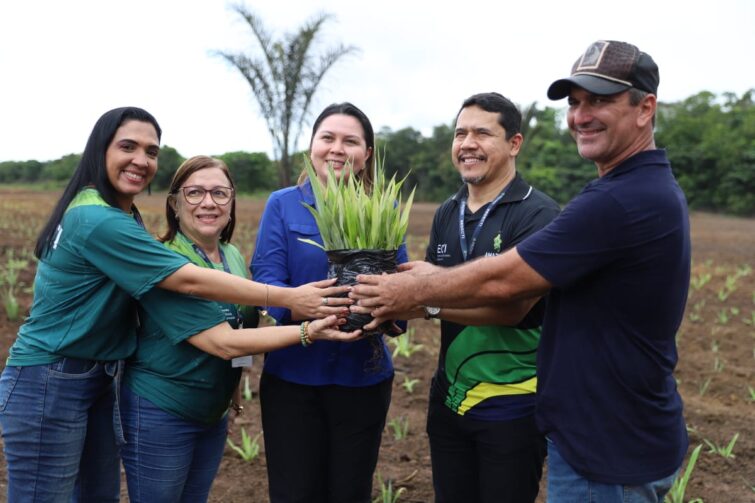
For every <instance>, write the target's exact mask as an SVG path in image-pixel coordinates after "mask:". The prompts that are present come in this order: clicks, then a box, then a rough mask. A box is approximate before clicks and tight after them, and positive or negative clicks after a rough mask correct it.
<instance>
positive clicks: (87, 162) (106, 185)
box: [34, 107, 162, 259]
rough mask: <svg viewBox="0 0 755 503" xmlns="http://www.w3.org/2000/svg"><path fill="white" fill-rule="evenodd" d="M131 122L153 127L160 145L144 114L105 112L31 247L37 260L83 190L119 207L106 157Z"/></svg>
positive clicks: (127, 110)
mask: <svg viewBox="0 0 755 503" xmlns="http://www.w3.org/2000/svg"><path fill="white" fill-rule="evenodd" d="M131 120H135V121H140V122H148V123H150V124H152V125H153V126H154V128H155V131H156V132H157V140H158V141H160V137H161V136H162V130H161V129H160V125H159V124H158V123H157V120H156V119H155V118H154V117H153V116H152V114H150V113H149V112H147V111H146V110H143V109H141V108H136V107H122V108H115V109H113V110H110V111H109V112H105V113H104V114H103V115H102V117H100V118H99V119H98V120H97V122H96V123H95V125H94V128H93V129H92V132H91V133H90V135H89V139H88V140H87V144H86V147H84V153H83V154H81V160H80V161H79V165H78V167H77V168H76V171H74V173H73V175H72V176H71V180H70V181H69V182H68V185H67V186H66V188H65V190H64V191H63V195H62V196H61V197H60V199H59V200H58V204H57V205H56V206H55V209H53V211H52V214H51V215H50V219H49V220H48V221H47V224H46V225H45V226H44V228H43V229H42V232H40V233H39V237H38V238H37V244H36V246H35V247H34V255H35V256H36V257H37V258H39V259H41V258H42V256H43V255H44V254H45V253H47V251H49V249H50V246H51V245H52V241H53V239H54V236H55V233H56V230H57V228H58V225H60V221H61V220H62V219H63V214H64V213H65V211H66V209H67V208H68V205H69V204H70V203H71V201H72V200H73V198H74V197H76V194H78V193H79V191H80V190H81V189H83V188H84V187H87V186H91V187H94V188H95V189H96V190H97V192H99V193H100V195H101V196H102V198H103V199H104V200H105V202H106V203H108V204H109V205H110V206H116V207H117V206H118V203H117V200H116V198H117V193H116V191H115V188H114V187H113V185H112V184H111V183H110V179H109V178H108V174H107V166H106V162H105V154H106V152H107V149H108V146H109V145H110V142H111V141H112V140H113V137H114V136H115V132H116V131H117V130H118V128H119V127H121V125H123V124H124V123H125V122H128V121H131ZM132 210H133V211H135V212H136V214H137V215H138V214H139V213H138V210H137V209H136V207H135V206H132Z"/></svg>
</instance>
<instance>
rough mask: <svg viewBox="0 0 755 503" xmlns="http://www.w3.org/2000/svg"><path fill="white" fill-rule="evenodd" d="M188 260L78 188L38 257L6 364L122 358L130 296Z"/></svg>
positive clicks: (129, 340)
mask: <svg viewBox="0 0 755 503" xmlns="http://www.w3.org/2000/svg"><path fill="white" fill-rule="evenodd" d="M187 263H188V261H187V260H186V258H184V257H182V256H181V255H178V254H176V253H174V252H172V251H170V250H167V249H166V248H165V247H164V246H162V245H161V244H160V243H159V242H157V241H156V240H155V238H154V237H152V236H151V235H150V234H149V233H148V232H147V231H146V230H144V228H142V227H141V226H140V225H139V224H138V223H137V222H136V221H135V220H134V219H133V218H132V217H131V216H129V215H128V214H127V213H125V212H123V211H122V210H120V209H118V208H114V207H112V206H109V205H108V204H107V203H106V202H105V201H104V200H103V199H102V198H101V197H100V196H99V194H98V193H97V191H96V190H94V189H85V190H83V191H81V192H80V193H79V194H78V195H77V196H76V198H74V200H73V201H72V202H71V204H70V205H69V207H68V210H67V211H66V213H65V215H64V216H63V219H62V220H61V223H60V226H59V227H58V231H57V234H56V236H55V240H54V242H53V245H52V247H51V249H50V251H49V253H47V255H46V256H45V257H43V258H42V260H40V261H39V264H38V267H37V274H36V277H35V279H34V302H33V303H32V307H31V312H30V314H29V317H28V318H27V320H26V322H25V323H24V324H23V325H22V326H21V328H20V329H19V332H18V338H17V339H16V342H15V343H14V344H13V346H12V347H11V349H10V356H9V358H8V362H7V364H8V365H16V366H28V365H43V364H47V363H52V362H54V361H57V360H59V359H60V358H61V357H72V358H81V359H90V360H120V359H124V358H127V357H128V356H130V355H131V354H132V353H133V352H134V350H135V348H136V306H135V302H134V300H133V298H137V299H138V298H139V297H141V296H142V295H144V294H145V292H148V291H150V290H152V289H153V287H154V286H155V285H156V284H157V283H160V282H161V281H162V280H164V279H165V278H166V277H167V276H169V275H170V274H172V273H173V272H175V271H176V270H177V269H179V268H181V267H183V266H184V265H186V264H187Z"/></svg>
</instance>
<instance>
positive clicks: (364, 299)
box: [350, 261, 439, 319]
mask: <svg viewBox="0 0 755 503" xmlns="http://www.w3.org/2000/svg"><path fill="white" fill-rule="evenodd" d="M437 269H439V268H438V267H437V266H433V265H432V264H429V263H427V262H421V261H418V262H408V263H406V264H402V265H401V266H399V268H398V270H399V271H403V272H398V273H395V274H383V275H380V276H377V275H367V274H360V275H359V276H357V281H358V282H359V284H358V285H356V286H355V287H354V289H353V290H352V293H351V294H350V297H352V298H354V299H359V300H358V302H357V305H358V306H361V307H368V308H372V309H373V310H372V316H374V317H375V318H384V319H399V317H400V316H401V314H402V313H408V312H411V311H414V310H416V309H417V307H418V306H420V305H422V304H423V302H422V300H423V299H422V298H421V297H420V296H421V294H422V284H423V282H424V281H426V276H427V275H429V274H432V273H433V272H435V271H436V270H437Z"/></svg>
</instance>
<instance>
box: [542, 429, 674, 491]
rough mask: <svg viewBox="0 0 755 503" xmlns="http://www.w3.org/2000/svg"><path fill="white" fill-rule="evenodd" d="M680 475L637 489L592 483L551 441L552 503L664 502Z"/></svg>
mask: <svg viewBox="0 0 755 503" xmlns="http://www.w3.org/2000/svg"><path fill="white" fill-rule="evenodd" d="M677 473H678V470H677V472H675V473H674V474H673V475H670V476H668V477H666V478H663V479H660V480H656V481H653V482H649V483H647V484H642V485H637V486H625V485H622V484H601V483H599V482H591V481H589V480H587V479H586V478H584V477H582V476H581V475H579V474H578V473H577V472H575V471H574V470H573V469H572V467H571V466H570V465H569V464H568V463H567V462H566V460H565V459H564V458H562V457H561V454H560V453H559V452H558V449H557V448H556V444H554V443H553V442H552V441H551V440H550V439H549V440H548V503H662V502H663V497H664V496H665V495H666V493H668V492H669V490H670V489H671V486H672V485H673V483H674V479H675V478H676V475H677Z"/></svg>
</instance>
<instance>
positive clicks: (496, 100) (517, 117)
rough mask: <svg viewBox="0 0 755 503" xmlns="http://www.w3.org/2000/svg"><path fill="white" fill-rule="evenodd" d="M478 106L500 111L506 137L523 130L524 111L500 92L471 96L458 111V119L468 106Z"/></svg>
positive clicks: (499, 119)
mask: <svg viewBox="0 0 755 503" xmlns="http://www.w3.org/2000/svg"><path fill="white" fill-rule="evenodd" d="M473 106H478V107H480V108H482V109H483V110H485V111H486V112H498V123H499V124H500V125H501V127H503V129H504V130H505V131H506V139H507V140H510V139H511V137H512V136H514V135H515V134H517V133H519V132H521V129H522V113H521V112H520V111H519V109H518V108H517V107H516V105H514V104H513V103H512V102H511V101H510V100H509V99H508V98H506V97H505V96H503V95H502V94H499V93H479V94H475V95H472V96H470V97H469V98H467V99H466V100H464V103H462V104H461V108H459V111H458V112H457V113H456V119H457V120H458V118H459V114H460V113H461V111H462V110H464V109H465V108H468V107H473Z"/></svg>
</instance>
